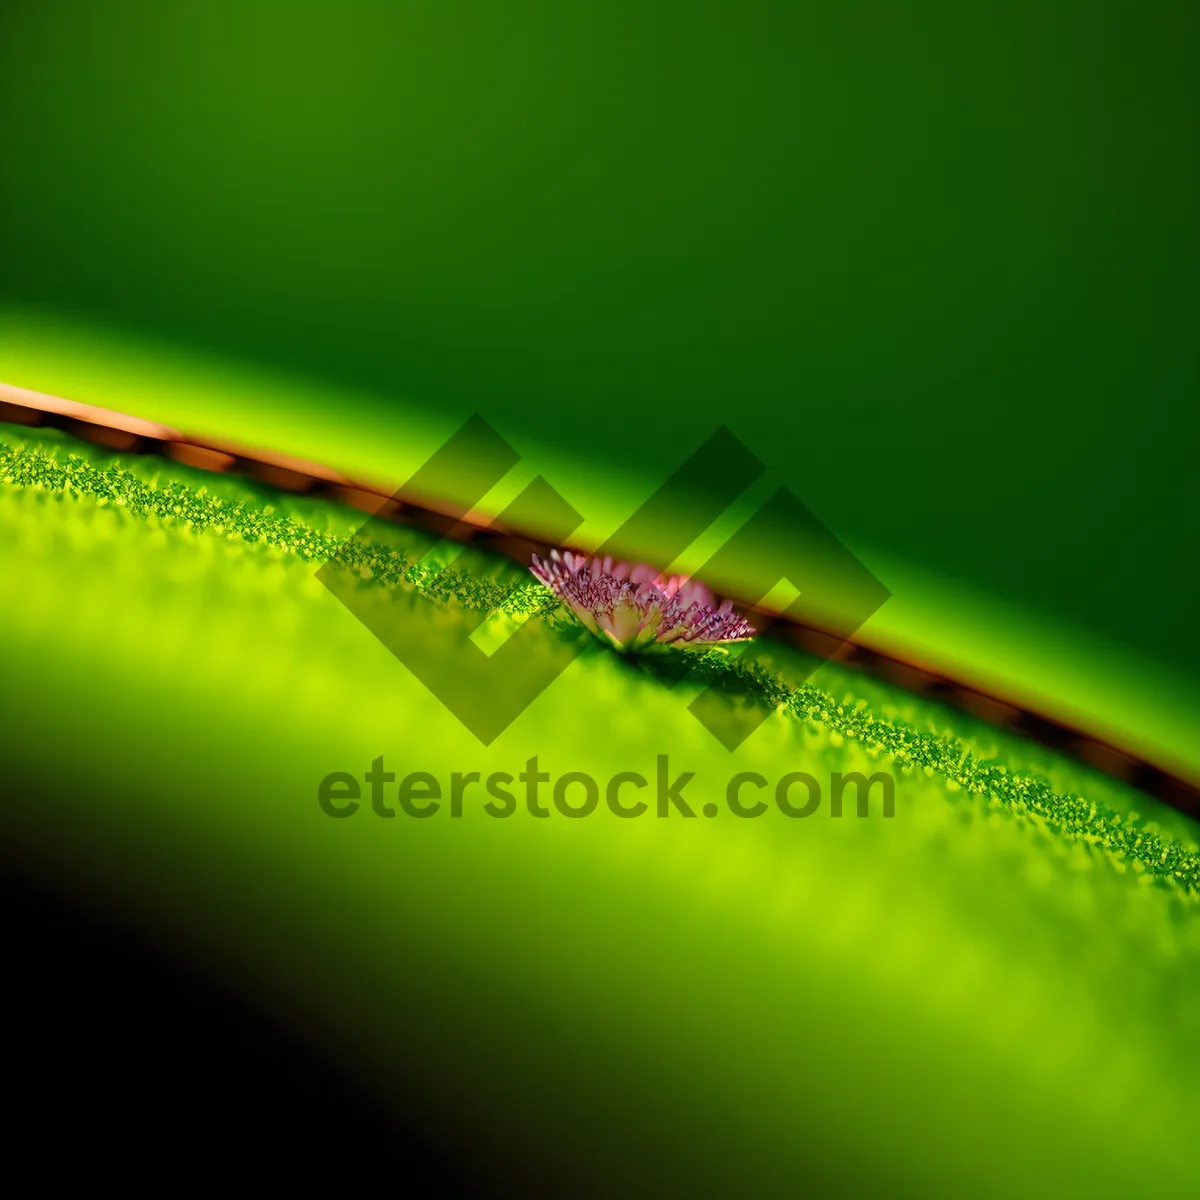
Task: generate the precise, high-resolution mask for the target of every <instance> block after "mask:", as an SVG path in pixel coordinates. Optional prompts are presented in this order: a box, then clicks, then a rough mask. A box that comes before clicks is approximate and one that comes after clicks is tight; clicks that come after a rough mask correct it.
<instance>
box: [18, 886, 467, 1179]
mask: <svg viewBox="0 0 1200 1200" xmlns="http://www.w3.org/2000/svg"><path fill="white" fill-rule="evenodd" d="M0 927H2V928H3V930H4V937H3V946H4V951H3V978H4V984H3V995H4V1003H3V1011H4V1020H3V1049H2V1054H3V1064H4V1066H3V1071H4V1092H5V1108H6V1110H7V1112H6V1114H5V1116H4V1121H3V1130H2V1132H0V1190H3V1191H5V1192H6V1193H7V1194H9V1195H28V1194H34V1189H37V1191H38V1192H46V1191H51V1190H57V1191H62V1190H65V1189H66V1188H71V1189H75V1188H80V1189H82V1188H83V1187H88V1186H91V1185H95V1184H99V1183H106V1184H115V1185H117V1186H118V1187H121V1188H122V1189H130V1188H132V1189H134V1190H136V1191H139V1192H140V1191H146V1192H149V1191H151V1190H153V1191H159V1190H163V1191H166V1190H172V1191H173V1190H175V1188H176V1187H177V1186H178V1185H179V1184H182V1183H185V1182H186V1183H187V1184H191V1185H195V1184H202V1185H203V1184H207V1185H210V1186H224V1187H228V1186H231V1185H236V1184H243V1185H245V1184H250V1183H260V1184H265V1185H268V1186H270V1187H271V1188H272V1189H283V1188H291V1187H297V1188H299V1187H304V1188H305V1189H308V1190H316V1189H323V1188H328V1189H331V1190H332V1189H334V1188H337V1189H338V1190H344V1189H345V1188H346V1187H347V1186H348V1185H354V1184H362V1183H371V1182H375V1181H379V1182H382V1183H386V1186H387V1188H388V1190H389V1192H391V1193H393V1194H399V1195H404V1196H431V1197H448V1196H466V1195H472V1194H475V1193H474V1192H473V1191H472V1190H469V1189H468V1188H467V1186H466V1185H465V1183H464V1181H463V1180H462V1179H461V1178H460V1177H459V1176H458V1173H457V1171H456V1170H455V1169H454V1168H453V1167H452V1166H451V1164H449V1163H447V1162H445V1161H444V1160H443V1159H442V1158H440V1157H439V1156H437V1155H436V1154H435V1153H434V1152H433V1151H432V1150H431V1149H430V1148H429V1147H428V1146H426V1145H425V1144H423V1143H422V1142H421V1141H420V1140H419V1139H417V1138H416V1137H415V1136H413V1135H412V1134H410V1133H408V1132H406V1131H404V1130H400V1129H397V1128H396V1127H395V1125H394V1124H393V1123H391V1122H389V1121H388V1120H387V1119H385V1117H384V1116H383V1115H382V1114H380V1113H379V1112H378V1111H376V1110H374V1109H373V1108H372V1106H371V1104H370V1103H369V1102H368V1101H367V1100H366V1099H365V1098H364V1097H363V1096H361V1095H358V1094H356V1092H355V1090H354V1088H353V1087H352V1086H350V1085H349V1084H348V1083H347V1082H346V1081H344V1080H342V1079H341V1078H339V1077H338V1076H337V1075H336V1073H335V1072H333V1071H331V1070H330V1069H329V1068H328V1067H327V1066H325V1065H324V1064H322V1063H319V1062H316V1061H314V1060H313V1059H312V1057H311V1055H310V1054H308V1053H307V1052H306V1051H305V1050H304V1049H302V1048H301V1047H299V1046H297V1045H295V1044H292V1043H291V1042H290V1041H289V1040H288V1039H286V1038H284V1037H283V1036H281V1035H280V1034H279V1033H278V1032H277V1031H275V1030H273V1029H271V1028H270V1027H268V1026H266V1025H264V1023H263V1022H262V1021H261V1020H260V1019H258V1018H257V1017H255V1016H254V1015H253V1014H251V1013H249V1012H247V1011H245V1010H243V1009H241V1008H239V1007H238V1006H237V1005H236V1004H234V1003H233V1002H232V1001H230V1000H229V999H228V998H227V997H225V996H223V995H221V994H220V993H218V992H217V991H216V990H215V989H213V988H212V987H211V986H210V985H207V984H205V983H204V982H203V981H201V980H198V979H196V978H192V977H189V976H188V975H187V974H185V973H184V972H183V971H182V970H180V969H179V968H177V967H175V966H174V965H173V964H170V963H168V962H166V961H164V960H163V959H162V958H161V957H160V956H157V955H155V954H153V953H151V952H150V951H149V950H148V949H147V948H146V947H144V946H142V945H140V944H138V943H137V942H135V941H134V940H132V939H130V938H129V937H128V936H126V935H124V934H123V933H121V932H120V931H118V930H116V929H114V928H112V927H109V926H107V925H105V924H104V923H102V922H101V921H99V920H97V919H96V918H95V917H94V916H92V915H91V914H89V913H87V912H85V911H82V910H81V909H80V908H79V907H78V906H77V905H75V904H74V903H73V902H70V901H67V900H65V899H64V898H62V897H60V896H58V895H55V894H52V893H51V892H50V891H49V890H47V888H46V887H45V886H44V885H42V884H40V883H37V882H34V881H33V880H32V879H31V878H29V877H27V876H26V875H25V873H24V872H21V871H13V870H11V869H9V867H7V866H6V867H5V869H4V872H3V874H2V875H0Z"/></svg>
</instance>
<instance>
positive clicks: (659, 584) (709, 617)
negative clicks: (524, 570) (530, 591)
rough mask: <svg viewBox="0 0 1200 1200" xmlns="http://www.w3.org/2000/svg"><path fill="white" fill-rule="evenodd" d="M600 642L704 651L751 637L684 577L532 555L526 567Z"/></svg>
mask: <svg viewBox="0 0 1200 1200" xmlns="http://www.w3.org/2000/svg"><path fill="white" fill-rule="evenodd" d="M529 569H530V571H532V572H533V574H534V576H535V577H536V578H537V579H538V581H539V582H541V583H543V584H545V586H546V587H548V588H549V589H550V590H551V591H552V592H553V593H554V594H555V595H556V596H557V597H558V598H559V599H560V600H562V601H563V602H564V603H565V604H566V605H567V606H568V607H569V608H570V609H571V611H572V612H573V613H574V614H575V615H576V616H577V617H578V618H579V619H580V620H581V621H582V622H583V623H584V624H585V625H586V626H587V627H588V629H590V630H591V631H592V633H594V634H595V635H596V636H597V637H598V638H600V639H601V640H602V641H604V640H607V641H608V642H610V643H611V644H612V645H613V646H615V647H616V648H617V649H618V650H620V651H621V652H622V653H624V652H626V651H630V650H642V649H646V648H649V647H655V646H663V645H675V646H689V647H694V646H698V647H708V646H714V645H717V644H718V643H721V642H742V641H746V640H747V639H749V638H751V637H753V636H754V633H755V630H754V629H753V628H752V627H751V625H750V624H749V623H748V622H746V621H745V620H743V619H742V617H740V616H739V615H738V614H737V613H735V612H734V611H733V601H732V600H726V601H724V602H723V603H722V604H720V605H719V606H718V605H717V604H716V598H715V597H714V596H713V594H712V592H711V591H709V589H708V588H706V587H705V586H704V584H702V583H699V582H698V581H696V580H694V579H690V578H688V576H686V575H661V574H659V573H658V572H657V571H655V570H654V568H653V567H648V566H645V565H644V564H639V565H636V566H630V564H629V563H615V564H614V563H613V560H612V558H611V556H609V557H606V558H600V559H597V558H589V557H586V556H584V555H581V554H572V553H571V552H570V551H569V550H566V551H564V552H563V553H561V554H560V553H559V552H558V551H557V550H551V551H550V557H549V558H548V559H545V560H543V559H540V558H538V556H537V555H536V554H535V555H534V556H533V565H532V566H531V567H530V568H529Z"/></svg>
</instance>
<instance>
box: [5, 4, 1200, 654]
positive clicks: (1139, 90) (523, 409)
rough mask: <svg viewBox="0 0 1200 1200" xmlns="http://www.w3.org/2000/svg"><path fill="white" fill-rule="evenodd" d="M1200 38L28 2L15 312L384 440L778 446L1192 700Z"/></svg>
mask: <svg viewBox="0 0 1200 1200" xmlns="http://www.w3.org/2000/svg"><path fill="white" fill-rule="evenodd" d="M1198 26H1200V10H1197V8H1196V6H1195V5H1191V4H1185V3H1181V2H1178V0H1176V2H1171V3H1162V2H1154V0H1152V2H1150V3H1146V2H1136V3H1135V2H1134V0H1127V2H1119V3H1106V4H1095V3H1083V2H1078V3H1062V2H1057V3H1055V2H1051V3H1045V2H1039V3H1018V4H1012V3H1006V4H1002V5H1001V4H992V3H980V4H972V5H960V4H948V3H936V4H926V5H921V6H918V7H917V8H916V9H913V8H911V7H902V6H896V5H890V4H877V3H876V4H862V3H851V4H845V5H837V6H832V7H831V6H815V5H808V4H789V3H763V2H752V3H744V4H739V5H731V4H728V3H723V4H713V3H690V4H687V5H670V6H661V5H647V4H644V3H637V4H622V3H617V4H613V3H608V4H603V5H600V4H558V3H546V2H543V3H534V4H530V3H521V2H517V3H505V4H484V5H478V4H461V3H438V4H432V3H378V4H362V3H341V4H312V3H283V2H282V0H268V2H262V0H251V2H250V3H239V4H236V5H232V4H221V3H204V4H188V3H184V4H169V5H165V4H160V3H152V2H149V0H144V2H140V3H139V2H134V0H110V2H107V3H86V2H82V0H80V2H74V3H72V2H66V3H51V4H47V3H44V2H41V0H39V2H38V3H31V2H28V0H7V2H6V3H5V5H4V7H3V15H2V16H0V112H2V113H3V118H2V125H0V128H2V130H3V162H4V173H5V180H6V184H5V187H4V189H3V194H2V196H0V230H2V237H3V255H2V258H0V294H3V295H4V296H6V297H7V298H8V299H9V300H10V301H17V302H20V303H21V304H23V305H30V304H34V305H40V306H45V307H48V308H50V309H52V310H55V311H62V312H66V313H69V314H76V315H79V316H81V317H82V318H84V319H85V320H86V321H87V322H90V323H93V324H95V323H101V324H103V323H109V324H111V325H113V326H115V327H120V328H132V329H136V330H139V331H147V332H152V333H154V334H156V335H164V336H166V337H168V338H170V339H173V340H175V341H179V342H183V343H186V344H188V345H190V346H194V347H199V348H209V349H219V350H220V351H221V352H223V353H229V354H234V355H236V356H238V357H240V358H242V359H247V360H261V361H263V362H265V363H269V364H277V365H278V364H283V365H286V366H288V367H289V368H290V369H293V370H295V371H297V372H303V373H305V374H306V375H309V376H311V377H312V378H313V379H315V380H326V381H337V382H339V383H341V384H347V383H349V384H354V385H361V386H362V387H363V389H364V394H365V395H369V396H370V397H371V398H372V402H373V401H374V400H375V399H376V398H378V397H382V398H383V399H381V400H378V406H377V407H374V408H372V407H371V404H370V403H369V402H368V401H365V400H364V401H363V403H362V405H361V406H359V407H358V408H357V409H355V408H351V409H350V410H346V411H344V412H343V417H344V420H345V421H346V422H348V423H357V424H359V425H360V426H361V427H368V428H369V427H372V426H380V425H386V424H387V423H388V422H389V419H390V415H389V413H390V410H389V407H388V406H389V403H394V402H399V401H400V400H401V399H403V400H406V401H407V402H409V403H410V404H411V405H414V406H416V407H418V408H421V407H427V408H428V409H430V410H433V411H435V412H437V413H439V414H446V415H447V417H448V418H449V417H450V416H453V417H455V418H457V417H458V416H465V415H466V414H468V413H469V412H471V411H474V410H479V411H482V412H484V413H485V414H486V415H488V417H489V419H491V420H493V421H494V422H498V423H501V424H503V426H504V427H505V429H506V430H510V431H513V432H515V433H517V434H519V433H520V432H522V431H526V432H530V433H534V434H536V435H537V436H539V437H541V438H543V439H545V440H547V441H550V442H559V443H569V444H573V445H578V446H579V447H581V448H582V449H583V450H584V451H585V452H586V453H587V454H589V455H592V456H594V457H596V458H598V459H603V460H608V461H614V460H624V461H625V462H627V463H629V464H630V465H631V466H644V467H645V468H646V470H647V471H648V472H649V473H650V474H651V475H654V474H659V475H661V473H662V472H663V471H664V470H666V469H667V468H669V467H670V466H672V465H674V463H675V462H676V461H678V457H679V455H680V453H681V447H683V446H687V447H690V446H691V445H694V444H695V443H696V442H697V441H698V440H699V439H700V438H701V437H703V436H704V435H705V434H706V433H707V432H708V431H709V429H710V428H711V426H712V425H713V423H714V422H721V421H728V422H730V423H731V424H732V425H733V427H734V429H735V432H738V433H739V434H740V435H741V436H743V437H747V436H749V435H750V433H751V432H752V431H753V430H756V429H761V430H765V431H767V432H768V434H769V444H770V446H771V447H773V448H774V449H775V451H776V453H777V454H778V457H779V460H780V463H782V464H784V465H786V466H787V468H788V469H789V470H790V471H791V473H792V479H791V480H790V482H792V484H793V486H794V487H795V490H797V492H798V494H800V495H801V496H803V497H804V498H805V499H806V500H807V501H808V502H809V503H810V504H811V505H812V506H813V507H815V508H816V509H817V511H818V512H819V513H820V514H821V515H822V516H824V517H825V518H826V519H827V520H828V521H829V522H830V523H831V524H833V525H834V527H835V528H836V530H837V531H838V532H839V534H841V535H842V536H843V537H845V538H847V539H849V540H851V541H854V540H855V539H857V540H858V541H860V542H862V543H865V544H869V545H873V546H876V547H878V548H880V549H881V550H886V551H890V552H894V553H895V554H897V555H898V556H901V557H903V558H905V559H909V560H913V561H917V562H920V563H926V564H928V565H929V566H931V567H933V568H936V569H937V570H939V571H941V572H944V573H948V574H951V575H954V576H957V577H961V578H963V579H965V580H968V581H974V582H977V583H979V584H981V585H983V586H984V587H985V588H986V589H987V590H988V591H990V592H993V593H995V594H997V595H999V596H1003V597H1008V598H1012V599H1014V600H1016V601H1020V602H1022V603H1024V604H1027V605H1029V606H1031V607H1036V608H1039V609H1044V610H1046V611H1048V612H1049V613H1051V614H1052V615H1054V616H1055V617H1057V618H1061V619H1063V620H1065V621H1067V622H1069V623H1071V624H1072V625H1079V626H1083V627H1087V628H1088V629H1091V630H1094V631H1096V632H1098V633H1100V634H1102V635H1103V636H1104V637H1106V638H1108V639H1110V640H1112V641H1113V642H1115V643H1123V644H1125V645H1127V646H1130V647H1133V648H1136V649H1138V650H1139V651H1144V652H1145V653H1146V654H1148V655H1150V656H1152V657H1156V658H1159V659H1166V660H1170V661H1171V662H1173V663H1175V664H1177V665H1179V666H1181V667H1183V668H1186V669H1187V670H1188V672H1189V673H1193V674H1194V673H1195V671H1196V668H1197V667H1200V637H1198V635H1197V632H1196V627H1195V622H1194V619H1193V614H1194V610H1195V607H1196V604H1195V600H1196V588H1197V557H1198V556H1197V554H1196V548H1197V543H1196V539H1197V532H1196V531H1197V528H1198V526H1200V521H1198V520H1197V516H1198V513H1197V499H1196V491H1195V488H1194V486H1193V485H1192V484H1191V483H1190V482H1189V475H1190V472H1189V467H1190V466H1191V464H1192V460H1193V457H1194V431H1195V421H1194V417H1193V415H1192V413H1193V410H1194V407H1195V398H1196V396H1197V393H1198V385H1200V379H1198V370H1200V357H1198V356H1197V354H1196V340H1195V323H1196V317H1197V288H1198V284H1197V280H1198V279H1200V240H1198V238H1197V231H1196V222H1195V212H1196V209H1197V202H1198V201H1200V196H1198V195H1197V153H1198V151H1197V141H1196V138H1195V136H1194V133H1195V126H1196V117H1197V91H1198V84H1197V81H1196V73H1195V71H1194V49H1195V46H1196V42H1197V34H1198V33H1200V28H1198ZM0 333H2V330H0ZM2 352H3V343H2V341H0V354H2ZM10 374H11V372H10ZM0 377H3V376H2V375H0ZM20 382H28V383H29V384H30V386H36V382H35V381H29V380H21V381H20ZM79 398H86V397H79ZM146 415H150V416H153V415H155V414H154V413H152V412H151V413H147V414H146ZM894 590H895V589H894Z"/></svg>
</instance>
